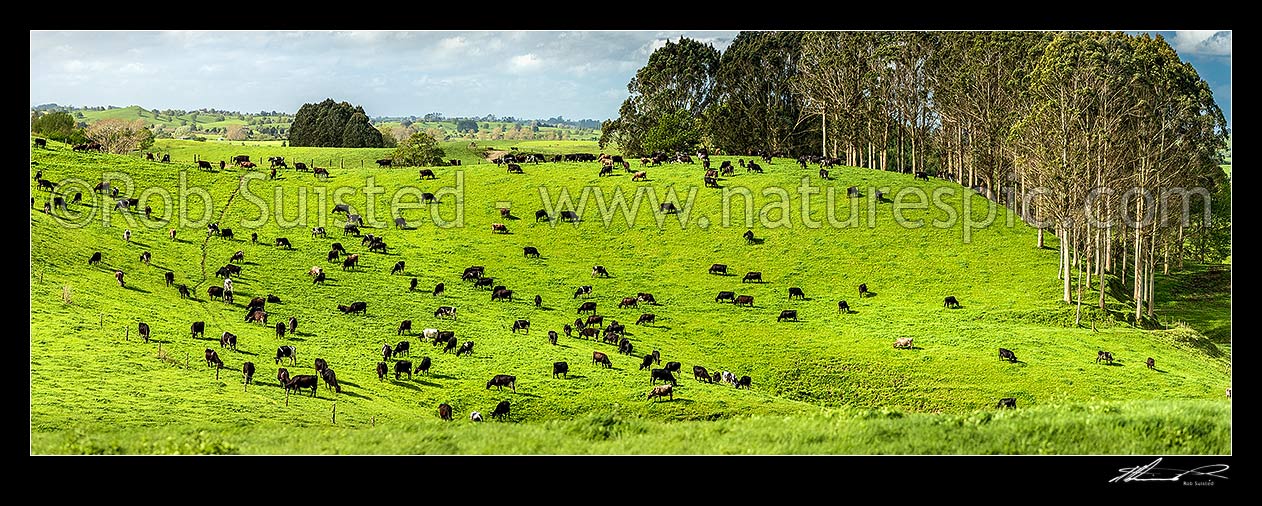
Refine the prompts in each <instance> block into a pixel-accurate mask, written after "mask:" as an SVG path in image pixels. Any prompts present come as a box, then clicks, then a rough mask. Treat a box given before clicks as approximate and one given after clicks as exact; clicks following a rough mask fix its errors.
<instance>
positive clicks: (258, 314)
mask: <svg viewBox="0 0 1262 506" xmlns="http://www.w3.org/2000/svg"><path fill="white" fill-rule="evenodd" d="M224 293H232V292H224ZM245 321H246V323H249V322H251V321H253V322H254V323H262V324H264V325H266V324H267V312H266V311H263V310H261V309H255V310H254V311H251V312H250V313H249V314H247V315H245Z"/></svg>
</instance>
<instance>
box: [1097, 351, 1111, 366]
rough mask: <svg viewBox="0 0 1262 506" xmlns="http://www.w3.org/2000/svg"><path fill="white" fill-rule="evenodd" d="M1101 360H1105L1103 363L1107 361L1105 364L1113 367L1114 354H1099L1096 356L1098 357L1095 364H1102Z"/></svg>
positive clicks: (1105, 352) (1106, 352)
mask: <svg viewBox="0 0 1262 506" xmlns="http://www.w3.org/2000/svg"><path fill="white" fill-rule="evenodd" d="M1101 360H1103V361H1105V362H1108V363H1109V365H1112V364H1113V353H1112V352H1108V351H1101V352H1099V353H1097V354H1096V356H1095V362H1096V363H1097V364H1098V363H1100V361H1101Z"/></svg>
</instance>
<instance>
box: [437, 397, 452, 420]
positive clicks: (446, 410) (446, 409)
mask: <svg viewBox="0 0 1262 506" xmlns="http://www.w3.org/2000/svg"><path fill="white" fill-rule="evenodd" d="M438 419H440V420H444V421H448V422H450V421H451V406H449V405H447V403H445V402H444V403H442V404H439V405H438Z"/></svg>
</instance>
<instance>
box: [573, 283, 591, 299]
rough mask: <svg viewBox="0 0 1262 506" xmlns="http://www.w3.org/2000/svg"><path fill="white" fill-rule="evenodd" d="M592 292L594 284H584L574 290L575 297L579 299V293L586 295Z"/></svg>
mask: <svg viewBox="0 0 1262 506" xmlns="http://www.w3.org/2000/svg"><path fill="white" fill-rule="evenodd" d="M591 294H592V285H583V286H580V287H578V288H577V289H575V290H574V298H575V299H577V298H578V296H579V295H582V296H584V297H586V296H588V295H591Z"/></svg>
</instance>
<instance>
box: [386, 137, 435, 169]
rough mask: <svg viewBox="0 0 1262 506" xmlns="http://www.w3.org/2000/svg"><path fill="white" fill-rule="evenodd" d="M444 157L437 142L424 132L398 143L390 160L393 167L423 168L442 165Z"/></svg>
mask: <svg viewBox="0 0 1262 506" xmlns="http://www.w3.org/2000/svg"><path fill="white" fill-rule="evenodd" d="M446 156H447V153H445V152H444V151H443V148H441V147H438V141H437V140H435V139H434V138H433V137H431V136H430V135H429V134H427V133H425V132H416V133H414V134H412V136H411V137H408V138H407V139H402V140H400V141H399V145H398V146H396V147H395V148H394V153H393V154H392V155H391V158H392V159H394V165H395V166H404V167H424V166H435V165H442V164H443V159H444V158H445V157H446Z"/></svg>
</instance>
